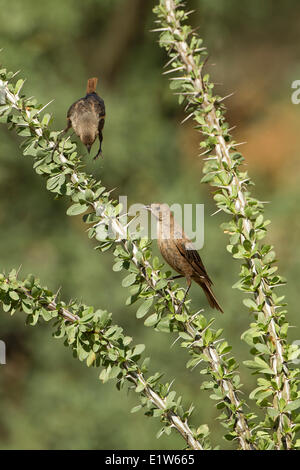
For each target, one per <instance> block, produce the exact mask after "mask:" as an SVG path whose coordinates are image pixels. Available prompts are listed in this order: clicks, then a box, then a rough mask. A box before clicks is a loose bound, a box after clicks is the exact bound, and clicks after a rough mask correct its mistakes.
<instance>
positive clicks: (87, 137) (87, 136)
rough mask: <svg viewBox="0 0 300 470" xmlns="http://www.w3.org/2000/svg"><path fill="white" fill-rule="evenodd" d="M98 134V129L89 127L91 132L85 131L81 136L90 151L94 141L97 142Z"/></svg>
mask: <svg viewBox="0 0 300 470" xmlns="http://www.w3.org/2000/svg"><path fill="white" fill-rule="evenodd" d="M97 135H98V129H97V128H95V129H93V128H92V127H91V128H90V129H89V132H86V131H85V132H83V133H82V134H81V135H80V136H79V137H80V140H81V142H82V143H83V144H84V145H85V146H86V148H87V151H88V152H89V153H90V151H91V148H92V145H93V143H94V142H95V140H96V138H97Z"/></svg>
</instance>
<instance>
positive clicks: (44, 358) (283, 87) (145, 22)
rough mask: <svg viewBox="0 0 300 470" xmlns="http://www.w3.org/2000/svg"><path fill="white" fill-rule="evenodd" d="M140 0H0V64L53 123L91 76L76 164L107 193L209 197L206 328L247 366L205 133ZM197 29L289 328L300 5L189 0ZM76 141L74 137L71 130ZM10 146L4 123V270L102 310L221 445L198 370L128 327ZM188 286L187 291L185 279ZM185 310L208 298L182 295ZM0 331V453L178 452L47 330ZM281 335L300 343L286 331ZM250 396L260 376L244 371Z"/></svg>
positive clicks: (233, 267) (113, 291) (76, 225)
mask: <svg viewBox="0 0 300 470" xmlns="http://www.w3.org/2000/svg"><path fill="white" fill-rule="evenodd" d="M154 5H155V2H153V1H148V0H85V1H84V2H82V1H81V0H64V1H63V2H62V1H60V0H52V1H51V2H39V1H37V0H26V1H23V0H14V1H11V2H7V1H5V0H0V19H1V29H0V47H1V48H3V49H4V50H3V52H2V53H1V62H2V63H3V65H5V66H7V67H8V68H9V69H11V70H14V71H16V70H18V69H21V73H20V77H22V78H23V77H26V78H27V82H26V84H25V87H24V91H25V93H26V94H27V96H32V95H34V96H36V97H37V99H38V101H39V102H41V103H46V102H49V101H50V100H52V99H53V98H54V99H55V101H54V102H53V103H52V104H51V105H50V107H49V110H50V112H51V113H53V115H54V123H53V129H62V128H63V127H64V126H65V115H66V111H67V109H68V107H69V105H70V104H71V103H72V102H73V101H75V100H76V99H78V98H79V97H81V96H83V95H84V91H85V86H86V80H87V78H88V77H91V76H98V77H99V80H100V82H99V85H98V91H99V94H100V95H101V96H102V97H103V98H104V99H105V103H106V107H107V121H106V125H105V129H104V144H103V154H104V159H103V160H101V159H100V160H98V161H97V162H92V160H91V158H89V157H88V156H87V155H86V153H85V151H84V149H82V150H83V155H86V156H85V157H84V158H85V162H86V166H87V170H88V171H89V172H92V173H93V174H94V175H95V176H96V177H99V178H101V179H102V181H103V182H104V184H105V185H106V186H107V187H108V188H116V189H115V191H114V193H113V194H114V195H115V196H116V197H117V196H118V195H127V196H128V201H129V204H131V203H135V202H144V203H149V202H151V201H165V202H168V203H173V202H179V203H204V204H205V216H206V218H205V246H204V249H203V250H202V252H201V256H202V257H203V260H204V262H205V264H206V266H207V270H208V272H209V274H210V275H211V277H212V279H213V280H214V283H215V292H216V295H217V297H218V299H219V301H220V303H221V305H222V306H223V308H224V311H225V314H224V315H223V316H221V315H218V314H215V313H214V312H212V311H211V310H210V309H209V308H206V315H207V316H208V317H211V316H212V315H213V314H214V316H215V317H216V318H217V321H216V326H217V327H223V328H224V330H225V331H224V336H225V337H226V339H227V340H228V341H229V342H230V344H232V345H233V352H234V355H235V357H236V358H237V360H238V361H239V362H240V363H242V361H243V360H245V359H247V358H248V346H247V345H246V344H245V343H243V342H241V341H240V335H241V333H242V332H243V331H244V330H245V329H247V327H248V325H249V322H250V321H251V317H250V316H249V313H248V311H247V310H246V308H245V307H244V306H243V305H242V299H243V295H242V293H240V292H238V291H236V290H232V289H231V286H232V284H234V283H235V282H236V280H237V275H238V271H239V263H238V262H237V261H233V260H232V259H231V256H230V255H229V253H228V252H227V251H226V243H227V238H226V236H224V235H223V233H222V231H221V230H220V228H219V225H220V223H221V222H222V221H223V220H225V217H224V216H223V215H222V214H217V215H216V216H214V217H211V214H212V213H213V212H214V211H215V205H214V202H213V201H212V194H211V189H210V188H209V187H208V186H206V185H200V179H201V169H202V159H201V158H199V157H197V154H198V153H199V149H198V145H199V139H200V135H199V134H198V133H197V132H196V131H195V130H194V129H193V126H192V123H185V124H183V125H180V124H179V123H180V122H181V120H182V119H183V118H184V111H183V108H182V107H179V106H178V104H177V100H176V97H174V96H173V95H172V94H171V92H170V90H169V87H168V85H169V83H168V77H163V76H162V73H161V72H162V66H163V64H164V62H165V55H164V52H163V51H162V50H160V49H159V47H158V45H157V39H158V38H157V36H156V35H155V34H152V33H150V29H152V28H153V27H154V24H153V20H154V18H153V14H152V11H151V10H152V7H153V6H154ZM188 7H189V9H192V8H196V9H197V13H195V14H194V15H193V16H192V22H193V24H194V26H195V27H198V26H199V33H200V34H201V36H202V37H203V38H204V40H205V43H206V45H207V46H208V49H209V53H210V59H209V63H208V66H207V68H208V71H209V72H210V73H211V75H212V77H213V79H214V81H215V82H216V83H218V85H216V91H217V92H218V93H219V94H222V95H227V94H228V93H230V92H232V91H235V95H234V96H233V97H232V98H230V99H229V100H228V101H227V106H228V113H227V117H228V120H229V121H230V123H231V125H232V126H233V125H236V126H237V128H236V130H235V131H234V136H235V138H236V140H238V141H247V144H246V145H244V146H243V148H242V150H243V152H244V154H245V156H246V158H247V165H248V170H249V172H250V174H251V176H252V177H253V178H254V180H255V181H256V187H255V188H254V189H253V191H254V193H255V195H256V196H257V197H258V198H259V199H261V200H263V201H271V203H270V204H268V205H267V206H266V215H267V218H271V220H272V225H271V226H270V233H269V236H268V238H269V241H270V242H271V243H272V244H275V248H276V251H277V254H278V258H279V263H278V264H279V267H280V272H281V274H282V275H284V276H285V277H287V279H288V281H289V282H288V285H287V287H286V288H285V289H284V292H285V293H286V294H287V300H288V303H289V311H290V314H289V320H290V323H291V324H292V325H295V326H297V325H298V326H299V313H298V307H297V305H298V297H299V287H298V282H299V281H298V276H299V272H300V268H299V260H300V259H299V258H300V257H299V254H300V251H299V238H300V219H299V215H298V213H299V203H300V193H299V177H300V168H299V150H300V142H299V126H300V107H299V106H296V105H293V104H292V103H291V93H292V90H291V83H292V81H294V80H296V79H300V53H299V20H300V4H299V1H298V0H289V2H286V1H284V0H276V1H275V0H264V1H263V2H262V1H261V0H252V1H251V2H248V1H246V0H242V1H241V0H189V1H188ZM72 138H73V139H75V137H74V136H73V137H72ZM19 144H20V140H19V138H18V137H17V136H16V135H15V134H14V133H10V132H9V131H8V130H7V128H6V127H5V126H3V125H2V126H1V127H0V227H1V229H0V270H1V271H2V270H6V271H8V270H9V269H11V268H12V267H19V266H20V265H22V267H21V274H20V276H21V277H24V276H25V275H27V274H28V273H30V272H32V273H34V274H36V275H38V276H39V277H40V279H41V282H42V283H43V284H44V285H47V286H48V287H49V288H50V289H52V290H55V289H58V288H59V287H60V286H61V287H62V298H63V299H65V300H66V301H67V300H68V299H70V298H74V297H76V298H79V299H82V300H83V301H84V302H85V303H87V304H91V305H95V306H96V307H100V308H106V309H108V310H109V311H112V312H113V318H114V322H116V323H118V324H120V325H122V326H123V327H124V328H125V330H126V334H128V335H131V336H133V338H134V341H136V342H137V343H140V342H142V343H145V344H146V351H147V355H150V356H151V358H152V360H151V370H152V371H153V372H154V371H156V370H159V371H162V372H164V373H165V376H164V378H165V380H169V381H170V380H172V379H173V378H176V381H175V389H176V390H177V391H178V393H179V394H181V395H183V396H184V403H185V404H186V405H187V406H188V405H189V403H190V402H193V403H194V404H195V405H196V411H195V413H194V415H193V423H194V424H202V423H205V422H206V423H208V424H209V427H210V429H211V440H212V442H213V444H214V445H217V444H219V445H220V447H221V448H228V444H227V443H226V441H224V440H223V438H222V434H223V428H222V426H221V425H220V423H219V422H218V421H217V420H216V419H215V418H216V416H218V412H217V410H216V409H215V407H214V405H215V403H214V402H213V401H210V399H209V398H208V394H207V392H204V391H201V390H200V388H199V387H200V384H201V381H202V380H203V376H201V375H200V374H199V370H198V369H196V370H195V371H194V372H193V373H191V372H189V371H187V370H186V368H185V363H186V360H187V354H186V351H184V350H181V349H180V347H179V346H177V343H176V345H175V346H174V347H173V348H172V349H171V348H170V345H171V344H172V342H173V340H174V338H172V337H170V336H168V335H166V334H163V333H156V332H154V331H153V330H152V329H147V328H145V327H144V326H143V324H142V322H141V321H138V320H137V319H136V318H135V311H136V308H137V305H135V304H134V305H133V307H132V308H129V307H126V306H125V300H126V298H127V296H128V292H127V289H125V288H122V287H120V283H121V279H122V278H123V276H124V273H114V272H113V271H112V265H113V257H112V254H111V253H110V252H109V253H105V254H100V255H99V254H97V253H96V252H94V251H93V246H94V244H93V242H92V241H90V240H88V238H87V236H86V233H85V229H86V227H85V226H84V224H83V223H82V222H81V218H80V217H74V218H69V217H67V216H66V214H65V212H66V208H67V202H66V201H65V200H57V201H54V200H53V197H52V195H51V194H50V193H48V192H47V191H46V189H45V181H44V180H43V179H42V178H40V177H39V176H37V175H36V174H35V173H34V171H33V169H32V161H31V160H30V159H29V158H28V159H25V158H23V157H22V155H21V151H20V149H19ZM183 285H184V284H183ZM191 297H192V299H193V304H194V305H195V306H202V305H205V307H207V305H206V303H205V304H204V302H205V301H204V298H203V293H202V291H201V289H200V288H199V287H198V286H196V285H195V286H193V288H192V291H191ZM0 313H1V321H0V338H1V339H2V340H4V341H5V342H6V344H7V365H5V366H0V372H1V374H0V402H1V410H2V411H1V413H0V448H2V449H16V448H20V449H28V448H34V449H63V448H66V449H76V448H81V449H118V448H119V449H142V448H144V449H160V448H161V449H172V448H179V449H180V448H182V447H183V441H182V440H181V438H180V437H179V436H177V435H176V434H175V433H174V434H172V435H171V436H170V437H162V438H160V439H159V440H156V438H155V435H156V432H157V431H158V430H159V428H160V423H159V422H158V420H155V419H148V418H146V417H145V416H144V415H143V414H142V412H140V413H136V414H131V413H130V409H131V408H132V407H133V406H135V405H136V404H137V402H138V401H137V397H136V396H135V394H134V393H129V394H127V392H126V390H123V391H121V392H118V391H117V390H116V388H115V386H114V384H113V383H109V384H106V385H103V384H101V383H100V382H99V381H98V380H97V376H98V374H99V370H98V369H93V368H92V369H87V368H86V367H85V366H84V365H83V364H81V363H79V362H78V361H75V360H74V359H73V358H72V356H71V353H70V351H69V350H67V349H66V348H64V346H63V345H62V343H61V342H60V341H59V340H55V339H54V338H52V336H51V333H52V331H51V327H50V326H49V325H44V324H43V325H41V326H39V327H35V328H31V327H26V326H25V325H24V314H15V316H14V317H13V318H8V317H7V316H6V314H4V313H3V312H2V311H1V312H0ZM290 339H291V340H295V339H300V332H299V329H296V328H293V329H291V333H290ZM240 370H241V376H242V383H244V384H245V391H246V392H249V391H250V390H251V389H253V387H254V383H255V378H254V377H253V376H251V375H250V373H249V371H248V370H247V369H246V368H245V367H244V366H243V365H242V364H241V369H240Z"/></svg>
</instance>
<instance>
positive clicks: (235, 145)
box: [231, 142, 248, 148]
mask: <svg viewBox="0 0 300 470" xmlns="http://www.w3.org/2000/svg"><path fill="white" fill-rule="evenodd" d="M245 144H248V142H239V143H238V144H234V145H232V147H231V148H235V147H240V145H245Z"/></svg>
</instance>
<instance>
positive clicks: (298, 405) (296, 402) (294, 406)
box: [285, 398, 300, 411]
mask: <svg viewBox="0 0 300 470" xmlns="http://www.w3.org/2000/svg"><path fill="white" fill-rule="evenodd" d="M298 408H300V398H298V400H294V401H292V402H291V403H289V404H288V405H286V408H285V409H286V410H287V411H294V410H297V409H298Z"/></svg>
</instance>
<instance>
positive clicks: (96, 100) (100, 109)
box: [87, 93, 105, 119]
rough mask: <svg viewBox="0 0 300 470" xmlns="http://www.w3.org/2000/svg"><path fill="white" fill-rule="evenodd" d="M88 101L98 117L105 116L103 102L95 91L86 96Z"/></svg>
mask: <svg viewBox="0 0 300 470" xmlns="http://www.w3.org/2000/svg"><path fill="white" fill-rule="evenodd" d="M87 99H88V101H89V102H90V104H91V106H92V108H93V110H94V113H95V114H97V116H99V118H102V119H104V118H105V104H104V101H103V99H102V98H100V96H99V95H97V93H92V94H90V95H89V96H88V98H87Z"/></svg>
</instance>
